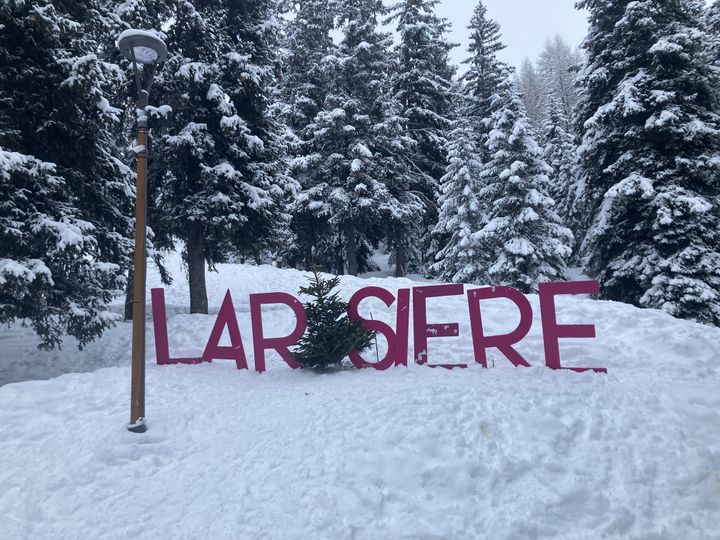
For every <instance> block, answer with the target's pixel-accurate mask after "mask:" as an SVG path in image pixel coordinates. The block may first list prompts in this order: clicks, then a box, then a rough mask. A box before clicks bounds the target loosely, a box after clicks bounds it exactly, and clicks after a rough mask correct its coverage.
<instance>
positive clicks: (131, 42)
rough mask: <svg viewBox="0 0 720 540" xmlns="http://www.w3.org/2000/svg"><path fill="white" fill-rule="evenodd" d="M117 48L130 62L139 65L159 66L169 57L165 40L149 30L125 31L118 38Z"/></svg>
mask: <svg viewBox="0 0 720 540" xmlns="http://www.w3.org/2000/svg"><path fill="white" fill-rule="evenodd" d="M117 46H118V49H120V52H122V53H123V55H125V57H126V58H127V59H128V60H131V61H133V62H137V63H138V64H144V65H151V64H157V63H159V62H162V61H163V60H165V57H166V56H167V47H166V46H165V43H164V42H163V40H162V39H160V38H159V37H157V35H155V33H153V32H149V31H147V30H135V29H130V30H125V31H124V32H122V33H121V34H120V35H119V36H118V40H117Z"/></svg>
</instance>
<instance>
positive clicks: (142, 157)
mask: <svg viewBox="0 0 720 540" xmlns="http://www.w3.org/2000/svg"><path fill="white" fill-rule="evenodd" d="M117 47H118V49H120V52H121V53H122V54H123V55H124V56H125V57H126V58H127V59H128V60H130V61H131V62H132V66H133V72H134V73H135V83H136V85H137V90H138V100H137V111H138V118H137V122H138V131H137V141H136V143H135V154H136V157H137V190H136V197H135V260H134V272H133V276H134V279H133V310H132V320H133V339H132V380H131V392H130V393H131V396H130V423H129V424H128V426H127V428H128V430H129V431H132V432H133V433H143V432H144V431H145V430H146V429H147V426H146V423H145V288H146V274H147V255H146V252H145V246H146V239H147V136H148V117H147V113H146V111H145V109H146V107H147V106H148V102H149V100H150V88H151V87H152V82H153V77H154V75H155V68H156V67H157V65H158V63H160V62H162V61H163V60H165V57H166V56H167V47H166V46H165V43H163V40H162V39H160V38H159V37H157V34H156V33H155V32H152V31H148V30H132V29H131V30H125V31H124V32H122V33H121V34H120V35H119V36H118V39H117ZM140 66H142V67H140ZM145 67H147V69H148V70H149V73H148V74H147V76H146V77H145V84H146V85H147V86H145V87H143V84H142V79H143V78H142V72H143V70H144V69H145Z"/></svg>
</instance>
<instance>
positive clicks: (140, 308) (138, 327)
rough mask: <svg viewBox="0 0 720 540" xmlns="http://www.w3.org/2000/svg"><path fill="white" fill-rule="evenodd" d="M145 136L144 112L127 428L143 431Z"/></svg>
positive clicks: (139, 152) (140, 124)
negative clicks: (128, 422)
mask: <svg viewBox="0 0 720 540" xmlns="http://www.w3.org/2000/svg"><path fill="white" fill-rule="evenodd" d="M147 138H148V125H147V117H146V116H145V115H144V111H143V112H141V114H140V116H139V118H138V131H137V145H138V146H139V148H137V151H136V156H137V187H136V195H135V265H134V281H133V322H132V324H133V333H132V377H131V383H130V385H131V392H130V424H129V425H128V429H129V430H130V431H133V432H135V433H142V432H144V431H145V430H146V429H147V426H146V424H145V284H146V275H147V255H146V252H145V250H146V243H147V152H148V150H147V143H148V141H147Z"/></svg>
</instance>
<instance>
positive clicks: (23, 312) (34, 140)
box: [0, 0, 133, 348]
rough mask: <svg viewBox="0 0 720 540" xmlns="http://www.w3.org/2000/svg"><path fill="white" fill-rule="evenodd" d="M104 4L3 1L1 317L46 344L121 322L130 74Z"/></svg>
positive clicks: (129, 177)
mask: <svg viewBox="0 0 720 540" xmlns="http://www.w3.org/2000/svg"><path fill="white" fill-rule="evenodd" d="M95 7H96V6H95V4H91V3H89V2H63V1H49V0H42V1H41V0H38V1H35V2H21V1H17V0H13V1H3V2H1V3H0V323H2V324H4V323H11V322H13V321H15V320H20V321H23V322H25V323H27V324H29V325H31V326H32V327H33V329H34V330H35V332H36V333H37V334H38V335H39V337H40V338H41V340H42V346H44V347H46V348H50V347H54V346H58V345H59V344H60V343H61V342H62V339H63V336H64V335H71V336H74V337H75V338H77V340H78V343H79V344H80V345H83V344H86V343H88V342H90V341H92V340H93V339H95V338H96V337H97V336H98V335H100V334H101V333H102V331H103V330H104V329H106V328H108V327H109V326H112V324H113V323H114V322H115V321H116V320H117V319H118V316H117V314H116V313H115V312H113V311H112V310H110V309H109V308H108V304H109V302H110V300H111V299H112V298H113V297H114V296H115V295H117V294H118V293H119V292H121V291H122V290H123V289H124V286H125V272H126V269H127V266H128V264H129V263H130V256H129V255H130V251H131V248H132V241H131V231H132V219H131V212H130V209H131V208H132V204H131V203H132V197H133V195H132V183H133V173H132V170H131V169H129V168H128V167H127V166H126V165H125V164H124V163H123V162H122V161H121V159H120V157H121V156H122V152H121V151H120V150H119V149H118V145H117V139H118V137H117V133H118V130H120V129H121V128H122V125H121V124H120V121H119V116H120V111H119V110H118V109H116V108H114V107H112V106H111V105H110V101H111V100H113V101H114V95H113V93H114V90H115V89H116V88H117V87H119V86H122V84H123V83H124V81H125V78H124V73H123V72H122V71H121V70H120V69H119V68H118V66H117V65H116V64H114V63H112V62H110V61H108V59H107V58H106V56H107V55H106V52H107V51H106V49H105V48H104V47H103V46H102V44H101V41H102V36H103V34H104V32H105V31H106V30H105V27H106V23H107V20H106V17H105V15H106V14H105V13H104V12H102V11H98V10H96V9H95ZM107 24H109V23H107Z"/></svg>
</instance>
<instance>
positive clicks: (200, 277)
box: [187, 224, 208, 315]
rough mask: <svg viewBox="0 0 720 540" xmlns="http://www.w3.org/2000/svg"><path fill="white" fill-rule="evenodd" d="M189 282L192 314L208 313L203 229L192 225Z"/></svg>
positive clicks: (189, 240) (189, 250) (189, 232)
mask: <svg viewBox="0 0 720 540" xmlns="http://www.w3.org/2000/svg"><path fill="white" fill-rule="evenodd" d="M187 259H188V281H189V283H190V313H202V314H205V315H207V313H208V300H207V288H206V287H205V246H204V239H203V232H202V227H201V226H200V225H196V224H192V225H189V227H188V237H187Z"/></svg>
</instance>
